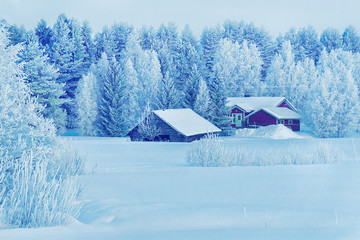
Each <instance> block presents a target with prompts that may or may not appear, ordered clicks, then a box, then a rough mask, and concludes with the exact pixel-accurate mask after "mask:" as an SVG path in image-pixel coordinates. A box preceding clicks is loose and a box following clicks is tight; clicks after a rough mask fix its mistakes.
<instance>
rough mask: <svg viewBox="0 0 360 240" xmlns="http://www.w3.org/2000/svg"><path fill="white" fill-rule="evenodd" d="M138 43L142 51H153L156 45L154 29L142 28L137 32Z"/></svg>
mask: <svg viewBox="0 0 360 240" xmlns="http://www.w3.org/2000/svg"><path fill="white" fill-rule="evenodd" d="M139 41H140V46H141V47H142V49H143V50H154V49H155V45H156V32H155V30H154V28H153V27H146V26H143V27H142V28H141V29H140V31H139Z"/></svg>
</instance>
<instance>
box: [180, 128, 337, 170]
mask: <svg viewBox="0 0 360 240" xmlns="http://www.w3.org/2000/svg"><path fill="white" fill-rule="evenodd" d="M339 159H340V156H339V153H338V152H336V151H334V150H333V148H332V146H331V144H329V143H326V142H320V143H319V144H318V146H317V148H316V149H315V150H313V151H309V152H304V151H303V150H301V149H300V148H299V147H298V146H297V145H296V144H294V143H293V144H291V145H290V147H289V149H287V150H284V151H276V150H272V149H271V150H267V151H262V152H261V153H258V152H256V151H254V150H248V149H246V148H243V147H240V148H225V146H224V144H223V143H222V141H221V140H220V139H219V137H217V136H214V135H208V136H206V137H205V138H203V139H201V140H199V141H197V142H194V143H192V144H191V146H190V148H189V149H188V151H187V154H186V162H187V164H188V165H190V166H199V167H226V166H268V165H290V164H293V165H304V164H324V163H336V162H338V161H339Z"/></svg>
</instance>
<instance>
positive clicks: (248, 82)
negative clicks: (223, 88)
mask: <svg viewBox="0 0 360 240" xmlns="http://www.w3.org/2000/svg"><path fill="white" fill-rule="evenodd" d="M237 62H238V64H237V67H236V70H235V71H237V72H238V73H239V74H238V76H239V78H238V79H235V84H236V88H235V90H236V93H237V94H239V95H240V94H241V95H244V96H257V95H258V93H259V92H260V80H261V70H262V67H261V66H262V64H263V62H262V59H261V56H260V52H259V51H258V49H257V47H256V46H255V44H250V45H248V43H247V41H244V42H243V43H242V46H241V48H240V51H239V56H238V60H237Z"/></svg>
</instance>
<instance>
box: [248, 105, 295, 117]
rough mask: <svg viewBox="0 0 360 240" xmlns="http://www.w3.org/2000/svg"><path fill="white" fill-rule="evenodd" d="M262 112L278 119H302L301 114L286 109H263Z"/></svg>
mask: <svg viewBox="0 0 360 240" xmlns="http://www.w3.org/2000/svg"><path fill="white" fill-rule="evenodd" d="M262 110H264V111H265V112H267V113H269V114H270V115H272V116H274V117H276V118H277V119H300V115H299V114H297V113H296V112H294V111H292V110H290V109H288V108H284V107H274V108H262ZM251 115H252V114H251Z"/></svg>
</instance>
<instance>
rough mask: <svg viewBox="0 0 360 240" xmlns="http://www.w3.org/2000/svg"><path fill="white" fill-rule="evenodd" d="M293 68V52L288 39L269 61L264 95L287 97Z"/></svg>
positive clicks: (291, 82)
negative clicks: (271, 60)
mask: <svg viewBox="0 0 360 240" xmlns="http://www.w3.org/2000/svg"><path fill="white" fill-rule="evenodd" d="M294 69H295V61H294V54H293V53H292V48H291V45H290V42H289V41H285V42H284V43H283V46H282V49H281V52H280V53H278V54H277V55H276V56H275V58H274V60H273V62H272V63H271V65H270V67H269V69H268V73H267V76H266V79H265V85H266V91H265V93H264V94H265V95H270V96H275V97H280V96H281V97H286V98H289V89H290V88H291V86H292V85H293V81H292V78H293V73H294Z"/></svg>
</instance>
